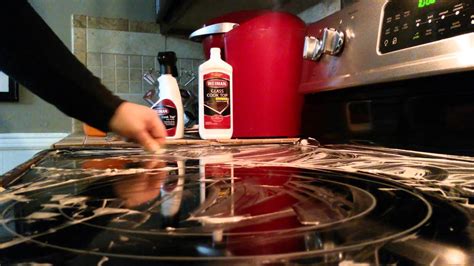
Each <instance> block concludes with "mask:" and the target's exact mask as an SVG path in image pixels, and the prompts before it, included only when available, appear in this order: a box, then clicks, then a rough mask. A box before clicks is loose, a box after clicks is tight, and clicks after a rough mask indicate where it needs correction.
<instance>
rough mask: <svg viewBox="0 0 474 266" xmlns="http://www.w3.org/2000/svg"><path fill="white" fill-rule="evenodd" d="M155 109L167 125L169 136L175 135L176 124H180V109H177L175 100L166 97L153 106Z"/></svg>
mask: <svg viewBox="0 0 474 266" xmlns="http://www.w3.org/2000/svg"><path fill="white" fill-rule="evenodd" d="M153 110H155V112H156V114H158V116H159V117H160V119H161V121H162V122H163V124H164V125H165V127H166V133H167V134H168V137H172V136H174V135H175V134H176V126H177V125H178V115H177V114H178V110H176V105H175V104H174V102H173V101H171V100H169V99H164V100H162V101H159V102H158V104H156V105H155V106H153Z"/></svg>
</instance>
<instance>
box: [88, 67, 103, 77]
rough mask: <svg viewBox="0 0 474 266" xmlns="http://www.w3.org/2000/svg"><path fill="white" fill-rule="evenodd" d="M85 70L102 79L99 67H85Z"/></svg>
mask: <svg viewBox="0 0 474 266" xmlns="http://www.w3.org/2000/svg"><path fill="white" fill-rule="evenodd" d="M87 68H88V69H89V70H90V71H91V72H92V74H94V76H96V77H98V78H100V79H101V78H102V74H101V70H100V67H99V66H87Z"/></svg>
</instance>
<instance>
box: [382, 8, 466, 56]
mask: <svg viewBox="0 0 474 266" xmlns="http://www.w3.org/2000/svg"><path fill="white" fill-rule="evenodd" d="M473 4H474V0H391V1H388V2H387V4H386V5H385V6H384V10H383V17H382V27H381V30H380V33H379V45H378V47H379V52H380V53H382V54H385V53H389V52H393V51H397V50H401V49H405V48H409V47H413V46H417V45H421V44H425V43H430V42H434V41H438V40H442V39H446V38H450V37H453V36H457V35H461V34H465V33H469V32H474V8H473Z"/></svg>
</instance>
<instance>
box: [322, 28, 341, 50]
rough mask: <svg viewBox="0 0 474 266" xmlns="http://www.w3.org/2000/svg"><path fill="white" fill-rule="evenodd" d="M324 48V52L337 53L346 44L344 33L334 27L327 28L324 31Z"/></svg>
mask: <svg viewBox="0 0 474 266" xmlns="http://www.w3.org/2000/svg"><path fill="white" fill-rule="evenodd" d="M322 46H323V48H322V50H323V53H324V54H328V55H337V54H338V53H340V52H341V50H342V47H343V46H344V33H343V32H341V31H337V30H335V29H332V28H325V29H324V32H323V40H322Z"/></svg>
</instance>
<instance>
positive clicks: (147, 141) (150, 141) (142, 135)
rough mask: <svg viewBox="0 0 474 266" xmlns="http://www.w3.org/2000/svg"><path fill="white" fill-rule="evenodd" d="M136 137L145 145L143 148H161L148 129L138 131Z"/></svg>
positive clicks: (152, 150)
mask: <svg viewBox="0 0 474 266" xmlns="http://www.w3.org/2000/svg"><path fill="white" fill-rule="evenodd" d="M134 139H135V140H136V141H137V142H138V143H139V144H140V145H142V146H143V148H144V149H145V150H147V151H150V152H157V151H159V150H160V143H159V141H158V140H157V139H155V138H153V137H152V136H151V135H150V133H149V132H148V130H142V131H139V132H138V133H136V135H135V136H134Z"/></svg>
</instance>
